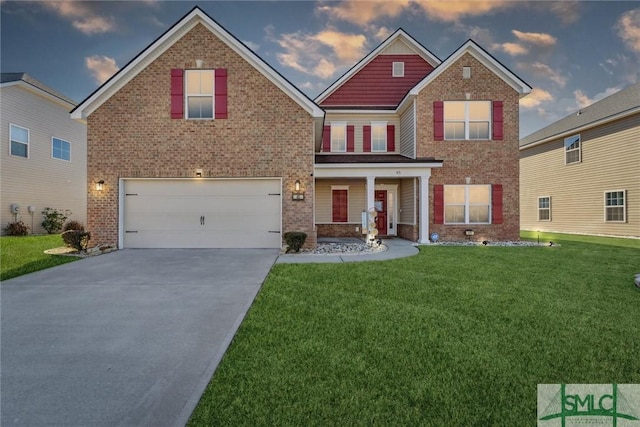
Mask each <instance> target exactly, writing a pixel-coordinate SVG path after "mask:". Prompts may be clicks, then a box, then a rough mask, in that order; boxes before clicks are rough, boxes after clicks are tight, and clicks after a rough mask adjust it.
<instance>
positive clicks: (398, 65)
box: [391, 62, 404, 77]
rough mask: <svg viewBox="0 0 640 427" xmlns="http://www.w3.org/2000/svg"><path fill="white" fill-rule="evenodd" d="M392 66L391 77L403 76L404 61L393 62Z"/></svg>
mask: <svg viewBox="0 0 640 427" xmlns="http://www.w3.org/2000/svg"><path fill="white" fill-rule="evenodd" d="M392 68H393V70H392V72H391V73H392V74H391V75H392V76H393V77H404V62H394V63H393V66H392Z"/></svg>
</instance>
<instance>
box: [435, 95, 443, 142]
mask: <svg viewBox="0 0 640 427" xmlns="http://www.w3.org/2000/svg"><path fill="white" fill-rule="evenodd" d="M433 139H434V140H435V141H443V140H444V103H443V102H442V101H433Z"/></svg>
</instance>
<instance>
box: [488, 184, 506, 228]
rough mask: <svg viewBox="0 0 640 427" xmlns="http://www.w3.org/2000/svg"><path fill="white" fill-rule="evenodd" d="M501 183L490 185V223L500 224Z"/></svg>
mask: <svg viewBox="0 0 640 427" xmlns="http://www.w3.org/2000/svg"><path fill="white" fill-rule="evenodd" d="M502 221H503V220H502V185H501V184H493V185H492V186H491V223H492V224H502Z"/></svg>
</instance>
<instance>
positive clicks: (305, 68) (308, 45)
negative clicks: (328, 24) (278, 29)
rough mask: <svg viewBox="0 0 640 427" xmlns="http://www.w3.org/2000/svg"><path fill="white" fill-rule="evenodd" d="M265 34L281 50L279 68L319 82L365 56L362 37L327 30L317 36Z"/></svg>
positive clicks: (298, 32) (268, 32)
mask: <svg viewBox="0 0 640 427" xmlns="http://www.w3.org/2000/svg"><path fill="white" fill-rule="evenodd" d="M266 32H267V37H268V38H269V39H271V40H272V41H274V42H276V43H277V44H278V45H279V46H280V47H281V48H282V49H283V52H281V53H278V54H277V55H276V58H277V59H278V61H279V62H280V64H282V65H284V66H285V67H290V68H293V69H294V70H297V71H300V72H302V73H305V74H309V75H314V76H317V77H320V78H322V79H328V78H330V77H332V76H333V75H335V74H336V73H337V71H338V70H340V69H342V68H344V67H346V66H350V65H352V64H353V63H355V62H356V61H358V60H359V59H360V58H362V57H363V56H364V55H365V53H366V42H367V39H366V37H365V36H364V35H361V34H347V33H342V32H339V31H337V30H335V29H332V28H328V29H325V30H323V31H320V32H318V33H316V34H311V33H305V32H302V31H297V32H295V33H288V34H282V35H280V36H279V37H276V36H274V35H273V27H271V26H270V27H267V28H266Z"/></svg>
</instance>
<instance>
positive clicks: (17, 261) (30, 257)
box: [0, 234, 79, 280]
mask: <svg viewBox="0 0 640 427" xmlns="http://www.w3.org/2000/svg"><path fill="white" fill-rule="evenodd" d="M61 246H64V242H63V241H62V237H60V235H59V234H45V235H37V236H2V237H0V280H8V279H12V278H14V277H18V276H22V275H23V274H27V273H33V272H34V271H38V270H44V269H46V268H50V267H55V266H56V265H61V264H66V263H68V262H73V261H77V260H78V259H79V258H76V257H69V256H60V255H47V254H45V253H44V251H45V250H47V249H53V248H59V247H61Z"/></svg>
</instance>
